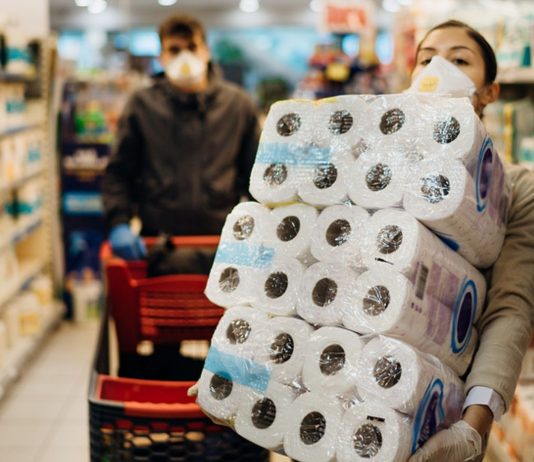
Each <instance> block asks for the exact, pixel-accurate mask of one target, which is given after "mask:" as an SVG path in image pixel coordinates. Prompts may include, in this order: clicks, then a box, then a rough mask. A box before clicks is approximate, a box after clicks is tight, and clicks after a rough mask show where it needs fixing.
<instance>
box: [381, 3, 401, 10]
mask: <svg viewBox="0 0 534 462" xmlns="http://www.w3.org/2000/svg"><path fill="white" fill-rule="evenodd" d="M382 8H384V10H386V11H389V12H390V13H396V12H397V11H399V10H400V5H399V2H398V1H397V0H383V1H382Z"/></svg>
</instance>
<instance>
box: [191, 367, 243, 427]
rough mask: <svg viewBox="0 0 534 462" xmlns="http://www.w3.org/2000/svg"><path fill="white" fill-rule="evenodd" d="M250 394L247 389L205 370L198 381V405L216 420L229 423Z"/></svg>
mask: <svg viewBox="0 0 534 462" xmlns="http://www.w3.org/2000/svg"><path fill="white" fill-rule="evenodd" d="M248 393H249V390H248V389H247V387H243V386H241V385H239V384H237V383H234V382H233V381H232V380H230V379H229V378H227V377H224V376H223V375H217V374H214V373H213V372H211V371H208V370H207V369H204V370H203V371H202V374H201V375H200V380H199V381H198V396H197V403H198V405H199V406H200V407H201V408H202V410H203V411H204V412H206V413H207V414H209V415H210V416H212V417H214V418H215V419H219V420H224V421H229V420H231V419H233V418H234V416H235V414H236V412H237V408H238V406H239V404H240V403H241V402H242V401H243V400H244V398H245V396H247V394H248Z"/></svg>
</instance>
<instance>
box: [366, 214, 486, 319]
mask: <svg viewBox="0 0 534 462" xmlns="http://www.w3.org/2000/svg"><path fill="white" fill-rule="evenodd" d="M362 257H363V261H364V263H365V264H366V265H367V266H368V267H369V268H371V267H377V266H384V265H386V266H387V265H392V266H393V267H394V268H395V269H396V270H397V271H399V272H400V273H402V274H404V275H405V276H406V277H407V278H408V279H409V280H410V281H411V282H412V283H413V284H414V285H415V287H416V291H417V292H418V293H420V294H421V296H425V295H426V294H427V295H428V296H430V297H434V298H435V299H436V300H438V301H439V302H440V303H442V304H444V305H445V306H455V305H456V304H457V303H460V304H462V303H464V301H465V302H466V303H468V304H469V305H470V304H474V306H476V312H475V314H474V319H475V320H477V319H478V317H479V316H480V314H481V312H482V306H483V303H484V298H485V295H486V281H485V279H484V277H483V276H482V274H481V273H480V272H479V271H478V270H477V269H475V268H474V267H473V266H472V265H471V264H470V263H468V262H467V261H466V260H465V259H464V258H462V257H461V256H460V255H459V254H457V253H456V252H454V251H453V250H451V249H450V248H449V247H447V246H446V245H445V244H444V243H443V242H442V241H441V240H440V239H439V238H437V237H436V236H435V235H434V234H433V233H432V232H431V231H430V230H429V229H428V228H426V227H425V226H424V225H422V224H421V223H419V222H418V221H417V220H416V219H415V218H414V217H412V216H411V215H410V214H409V213H407V212H405V211H403V210H394V209H388V210H379V211H378V212H376V213H375V214H374V215H373V216H372V217H371V218H370V220H369V223H368V226H367V233H366V236H365V239H364V245H363V247H362Z"/></svg>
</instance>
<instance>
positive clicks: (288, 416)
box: [283, 393, 343, 462]
mask: <svg viewBox="0 0 534 462" xmlns="http://www.w3.org/2000/svg"><path fill="white" fill-rule="evenodd" d="M342 413H343V411H342V407H341V404H340V403H339V402H338V401H337V400H336V399H335V398H334V399H332V398H330V397H329V398H326V397H325V396H323V395H321V394H319V393H304V394H303V395H301V396H299V397H298V398H297V399H296V400H295V401H293V404H291V406H289V407H288V408H287V409H286V412H285V413H284V416H283V417H284V420H285V422H286V431H285V437H284V450H285V453H286V454H287V455H288V456H289V457H291V458H292V459H296V460H302V461H305V460H308V461H311V460H313V461H314V462H331V461H333V460H334V455H335V448H336V444H337V441H338V432H339V428H340V424H341V418H342Z"/></svg>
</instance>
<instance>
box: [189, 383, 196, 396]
mask: <svg viewBox="0 0 534 462" xmlns="http://www.w3.org/2000/svg"><path fill="white" fill-rule="evenodd" d="M197 395H198V382H195V383H194V384H193V385H191V386H190V387H189V388H188V389H187V396H197Z"/></svg>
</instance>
